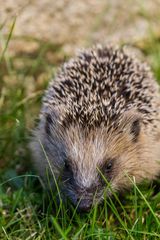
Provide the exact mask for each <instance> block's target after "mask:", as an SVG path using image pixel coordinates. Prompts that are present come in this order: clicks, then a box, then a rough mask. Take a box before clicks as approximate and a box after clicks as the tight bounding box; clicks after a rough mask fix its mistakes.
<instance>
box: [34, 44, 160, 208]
mask: <svg viewBox="0 0 160 240" xmlns="http://www.w3.org/2000/svg"><path fill="white" fill-rule="evenodd" d="M42 102H43V103H42V109H41V112H40V120H39V123H38V126H37V127H36V129H35V131H34V136H33V139H32V142H31V144H30V145H31V149H32V154H33V162H34V166H35V168H36V170H37V171H38V173H39V175H40V176H41V178H42V179H43V182H44V183H47V176H48V175H49V176H52V178H50V179H52V180H49V181H51V186H52V187H53V189H55V185H56V184H58V188H59V189H60V192H61V193H62V195H63V196H65V197H66V198H69V199H70V200H71V202H72V203H73V205H75V206H77V208H78V209H79V210H80V211H89V210H90V209H91V207H92V206H94V205H95V204H99V203H101V202H103V200H104V199H105V198H107V196H108V197H110V196H112V195H113V193H116V192H122V191H124V190H125V189H129V188H130V187H131V186H132V185H133V181H131V179H134V181H135V183H136V184H140V183H142V182H143V181H146V180H147V181H151V180H154V179H156V178H157V177H158V176H159V175H160V94H159V86H158V83H157V82H156V80H155V79H154V76H153V74H152V72H151V70H150V68H149V67H148V65H147V64H146V63H144V62H140V61H139V60H137V59H136V58H135V57H133V56H132V55H131V54H128V53H127V52H126V51H125V49H124V48H123V47H119V48H117V47H113V46H105V47H102V46H94V47H92V48H89V49H87V50H83V51H81V52H79V54H77V55H76V57H75V58H72V59H70V60H68V62H67V63H64V64H63V66H62V67H61V69H60V70H59V71H58V73H57V75H56V76H55V78H54V80H52V81H51V82H50V83H49V87H48V89H47V90H46V92H45V94H44V97H43V101H42ZM46 175H47V176H46Z"/></svg>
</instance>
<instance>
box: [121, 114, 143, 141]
mask: <svg viewBox="0 0 160 240" xmlns="http://www.w3.org/2000/svg"><path fill="white" fill-rule="evenodd" d="M122 123H123V124H122V129H123V131H124V132H128V133H129V134H130V135H131V136H132V139H133V141H134V142H136V141H137V140H138V137H139V135H140V131H141V114H140V113H137V111H134V110H130V111H127V112H125V113H124V115H123V120H122Z"/></svg>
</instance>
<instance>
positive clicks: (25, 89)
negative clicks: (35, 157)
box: [0, 26, 160, 240]
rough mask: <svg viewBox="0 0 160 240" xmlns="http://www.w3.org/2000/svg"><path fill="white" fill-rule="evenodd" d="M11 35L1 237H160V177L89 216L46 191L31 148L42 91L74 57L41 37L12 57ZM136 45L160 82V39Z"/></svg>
mask: <svg viewBox="0 0 160 240" xmlns="http://www.w3.org/2000/svg"><path fill="white" fill-rule="evenodd" d="M13 27H14V26H13ZM11 38H12V28H11V32H10V35H9V36H8V38H4V39H3V38H2V39H1V40H2V43H3V45H2V51H1V53H0V54H1V55H0V91H1V95H0V142H1V143H0V239H4V240H5V239H8V240H9V239H10V240H18V239H23V240H24V239H25V240H29V239H35V240H40V239H44V240H45V239H46V240H49V239H55V240H57V239H136V240H137V239H147V240H148V239H160V192H159V189H158V187H159V186H160V183H159V184H158V181H157V182H156V183H151V184H146V185H143V186H140V187H137V186H136V185H135V186H134V187H133V188H132V189H131V190H130V191H129V192H126V193H125V194H123V195H118V194H114V196H113V197H112V198H111V199H110V198H107V199H106V201H105V202H104V204H103V205H101V206H96V207H95V208H94V209H92V210H91V211H90V212H89V213H86V214H80V213H77V212H76V209H74V208H73V207H72V205H71V204H70V203H69V202H68V203H65V204H64V203H62V202H60V204H57V201H56V194H57V193H53V192H52V191H51V194H48V192H46V191H45V190H43V189H42V187H41V184H40V181H39V178H38V176H37V175H36V173H35V172H34V171H33V170H32V168H31V157H30V154H29V150H28V147H27V146H28V142H29V140H30V136H31V129H32V128H33V126H34V124H35V122H36V119H37V118H38V112H39V109H40V104H41V97H42V95H43V90H44V89H45V88H46V86H47V84H48V80H49V79H50V78H51V77H52V76H54V74H55V72H56V69H57V67H59V65H60V64H61V63H62V62H64V60H65V59H66V58H68V57H69V56H65V55H64V53H63V50H62V48H61V46H60V45H53V44H51V43H48V42H41V41H38V40H37V45H38V48H37V49H36V50H35V51H34V52H32V53H28V54H26V53H23V52H21V53H19V54H17V55H12V54H11V53H10V51H9V50H8V44H9V42H10V39H11ZM25 40H26V43H27V41H29V39H25ZM136 47H138V48H139V49H140V50H141V51H142V52H143V54H144V56H145V58H146V59H147V61H148V62H149V63H150V65H151V67H152V69H153V72H154V74H155V77H156V79H157V80H158V81H160V40H159V39H158V38H156V37H154V36H153V37H151V38H150V39H148V40H145V39H144V41H143V42H137V43H136Z"/></svg>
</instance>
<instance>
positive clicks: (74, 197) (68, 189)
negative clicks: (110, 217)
mask: <svg viewBox="0 0 160 240" xmlns="http://www.w3.org/2000/svg"><path fill="white" fill-rule="evenodd" d="M62 192H63V194H64V195H65V197H66V198H67V199H69V202H71V204H73V205H74V207H75V208H76V209H77V211H78V212H89V211H90V209H91V208H92V207H93V206H94V205H96V204H100V203H101V202H102V201H103V191H98V189H97V190H96V191H92V192H89V190H87V189H84V190H83V191H82V189H81V190H79V191H78V190H77V189H76V190H75V189H73V188H72V186H65V187H63V190H62Z"/></svg>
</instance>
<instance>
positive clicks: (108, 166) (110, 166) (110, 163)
mask: <svg viewBox="0 0 160 240" xmlns="http://www.w3.org/2000/svg"><path fill="white" fill-rule="evenodd" d="M112 165H113V164H112V162H111V161H110V162H109V163H107V164H106V170H107V172H109V171H110V170H111V169H112Z"/></svg>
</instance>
